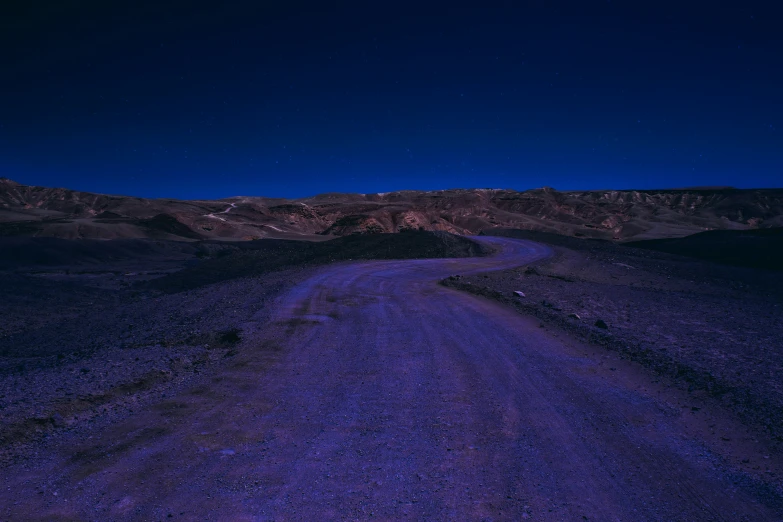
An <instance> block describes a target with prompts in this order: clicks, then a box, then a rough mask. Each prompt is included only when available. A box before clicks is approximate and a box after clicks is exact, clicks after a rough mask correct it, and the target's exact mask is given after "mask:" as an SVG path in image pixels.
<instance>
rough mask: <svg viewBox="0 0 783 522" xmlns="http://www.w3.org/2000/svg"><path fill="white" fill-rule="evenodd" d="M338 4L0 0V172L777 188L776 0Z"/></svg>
mask: <svg viewBox="0 0 783 522" xmlns="http://www.w3.org/2000/svg"><path fill="white" fill-rule="evenodd" d="M120 4H121V5H120ZM322 4H324V5H326V4H330V5H331V4H332V3H330V2H323V3H322ZM338 4H339V5H340V7H336V8H335V7H323V5H322V6H321V7H314V5H315V4H314V3H309V4H304V3H294V2H274V3H270V2H264V1H259V2H231V1H226V2H213V3H212V5H206V4H205V5H200V3H194V2H167V1H165V0H163V1H160V2H145V1H139V2H130V1H129V2H113V1H106V0H104V1H101V2H72V1H68V0H61V1H58V2H36V1H35V0H25V1H20V2H17V1H15V0H11V1H9V0H6V1H4V2H1V3H0V5H1V7H0V94H1V96H0V176H5V177H9V178H11V179H14V180H16V181H19V182H21V183H25V184H34V185H46V186H64V187H68V188H74V189H79V190H86V191H93V192H103V193H120V194H130V195H138V196H148V197H177V198H215V197H226V196H233V195H263V196H284V197H298V196H307V195H312V194H316V193H321V192H361V193H370V192H378V191H392V190H401V189H421V190H433V189H442V188H457V187H464V188H468V187H491V188H514V189H518V190H524V189H528V188H534V187H541V186H544V185H548V186H552V187H555V188H557V189H561V190H568V189H603V188H671V187H685V186H696V185H732V186H736V187H780V186H783V139H782V138H783V16H781V13H783V10H778V9H777V8H778V7H779V5H776V4H778V2H775V1H767V2H754V1H736V2H704V1H699V2H690V1H688V0H681V1H679V2H676V3H671V4H668V3H667V2H652V1H649V2H648V1H642V0H627V1H619V0H613V1H611V2H607V1H606V0H600V1H593V0H581V1H574V2H562V1H557V0H542V1H533V2H522V1H520V2H508V3H506V4H500V3H495V4H493V3H491V2H472V4H473V5H475V6H484V7H480V8H479V7H473V8H459V7H454V5H461V4H462V5H465V4H466V3H461V2H452V3H441V2H425V1H420V2H417V3H400V2H362V3H357V4H348V3H339V2H338ZM449 4H451V6H449ZM268 5H273V7H268ZM427 6H432V7H427ZM493 6H494V7H493Z"/></svg>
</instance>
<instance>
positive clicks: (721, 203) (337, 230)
mask: <svg viewBox="0 0 783 522" xmlns="http://www.w3.org/2000/svg"><path fill="white" fill-rule="evenodd" d="M779 226H783V189H735V188H732V187H723V186H719V187H691V188H680V189H660V190H590V191H588V190H585V191H567V192H561V191H558V190H555V189H553V188H551V187H543V188H540V189H533V190H527V191H523V192H519V191H515V190H510V189H450V190H435V191H416V190H405V191H397V192H388V193H381V194H342V193H328V194H319V195H315V196H312V197H307V198H298V199H284V198H265V197H244V196H237V197H232V198H225V199H220V200H191V201H186V200H176V199H148V198H139V197H132V196H117V195H106V194H95V193H91V192H81V191H75V190H70V189H66V188H47V187H33V186H27V185H21V184H19V183H16V182H14V181H12V180H10V179H8V178H0V236H8V235H17V236H45V237H60V238H66V239H78V238H95V239H113V238H151V239H176V240H183V241H193V240H198V239H220V240H250V239H262V238H266V237H271V238H284V239H324V238H325V237H330V236H345V235H350V234H373V233H383V232H400V231H404V230H433V231H436V230H440V231H445V232H451V233H454V234H478V233H480V232H482V231H485V230H488V229H492V228H519V229H525V230H536V231H541V232H550V233H556V234H563V235H569V236H576V237H584V238H596V239H609V240H618V241H627V240H632V239H633V240H642V239H660V238H671V237H682V236H686V235H689V234H693V233H697V232H703V231H705V230H748V229H758V228H770V227H779Z"/></svg>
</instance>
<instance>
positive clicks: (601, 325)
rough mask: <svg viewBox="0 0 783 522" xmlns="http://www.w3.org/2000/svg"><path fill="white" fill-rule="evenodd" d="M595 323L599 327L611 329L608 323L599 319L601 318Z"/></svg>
mask: <svg viewBox="0 0 783 522" xmlns="http://www.w3.org/2000/svg"><path fill="white" fill-rule="evenodd" d="M595 325H596V326H597V327H598V328H603V329H604V330H608V329H609V325H608V324H606V323H605V322H604V321H603V320H602V319H599V320H597V321H596V322H595Z"/></svg>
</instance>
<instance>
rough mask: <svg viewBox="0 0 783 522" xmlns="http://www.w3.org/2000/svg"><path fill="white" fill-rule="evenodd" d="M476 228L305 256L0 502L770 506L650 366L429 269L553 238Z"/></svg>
mask: <svg viewBox="0 0 783 522" xmlns="http://www.w3.org/2000/svg"><path fill="white" fill-rule="evenodd" d="M481 241H482V242H486V243H488V244H491V245H493V246H495V247H497V248H498V249H499V253H498V254H497V255H495V256H493V257H489V258H468V259H442V260H413V261H373V262H361V263H344V264H337V265H332V266H328V267H325V268H324V269H322V270H320V271H318V272H317V273H316V275H315V276H313V277H312V278H310V279H308V280H307V281H305V282H303V283H301V284H299V285H297V286H296V287H294V288H293V289H292V290H291V291H289V292H287V293H286V294H285V295H283V296H282V297H280V298H279V299H278V301H277V303H276V305H277V307H276V311H275V316H274V318H273V322H272V324H271V325H270V324H268V323H262V322H260V321H259V322H258V323H254V322H249V323H248V324H246V325H244V328H243V339H244V341H243V349H241V350H240V353H239V355H237V356H235V357H233V358H231V359H227V360H226V363H225V364H224V365H223V366H222V367H221V368H219V369H218V371H217V373H216V374H214V375H213V376H212V377H211V379H210V380H208V381H206V382H204V383H202V384H201V385H199V386H196V387H193V388H190V389H188V390H186V391H183V392H180V393H178V394H176V395H175V396H171V397H167V398H165V399H162V400H161V402H159V403H158V404H156V405H154V406H153V407H151V408H148V409H146V410H145V411H143V412H139V413H138V414H135V415H133V416H132V417H131V418H130V419H128V420H125V421H123V422H122V423H120V424H117V425H115V426H112V427H110V428H105V429H101V430H96V432H95V433H94V434H93V435H92V437H91V438H89V439H87V440H81V441H76V440H72V441H67V440H66V441H65V442H63V443H61V444H57V445H53V446H52V447H51V448H48V449H46V450H42V451H41V452H40V453H39V454H38V455H35V456H31V457H30V459H29V460H26V461H24V462H19V463H16V464H14V465H12V466H10V467H8V468H6V469H3V470H1V471H0V478H1V479H2V480H0V483H2V484H4V486H3V487H2V489H1V490H0V508H1V509H0V517H2V516H5V517H7V518H9V519H23V518H36V517H40V518H46V519H57V517H63V518H77V519H88V520H126V519H127V520H136V519H138V520H158V519H160V520H163V519H183V520H332V519H345V520H367V519H370V518H372V519H380V520H400V519H405V518H408V519H429V520H520V519H531V520H602V521H603V520H633V521H636V520H731V521H735V520H752V521H759V520H779V519H780V518H779V516H780V513H776V512H775V509H776V504H775V498H774V494H772V493H768V494H765V493H764V491H760V490H759V489H758V488H756V487H754V486H753V484H749V483H747V481H743V479H742V477H741V476H739V475H738V474H737V473H734V472H733V471H732V470H731V468H730V467H727V466H725V465H723V464H722V460H721V456H720V455H716V454H714V453H712V452H711V451H709V450H708V449H707V448H706V447H705V446H704V445H703V444H702V442H701V441H700V440H699V439H698V437H694V436H693V435H692V434H691V433H692V432H691V431H689V429H688V426H687V422H686V421H687V419H686V418H685V417H687V416H684V415H683V414H682V413H681V412H680V411H679V410H676V409H675V408H672V407H671V405H670V404H669V399H671V397H668V399H667V396H665V395H661V393H662V392H661V390H660V388H659V387H656V384H655V382H654V381H653V380H652V378H649V377H646V376H645V374H644V373H643V372H638V371H636V370H634V368H633V367H632V366H630V363H629V365H623V364H622V362H618V363H617V367H616V368H614V367H613V368H611V369H609V368H606V367H605V366H603V365H602V361H601V360H600V357H599V356H596V355H595V354H594V353H593V352H591V351H590V350H588V349H586V348H585V347H583V346H582V345H579V344H578V343H577V342H576V341H573V340H570V339H568V338H565V337H563V336H560V335H557V334H556V333H552V332H550V331H548V330H546V329H543V328H539V324H538V322H537V321H533V320H532V319H528V318H525V317H523V316H520V315H519V314H517V313H516V312H514V311H513V310H510V309H508V308H505V307H503V306H501V305H499V304H497V303H495V302H492V301H489V300H485V299H481V298H477V297H475V296H472V295H469V294H467V293H461V292H458V291H455V290H452V289H449V288H445V287H442V286H439V285H437V284H436V283H437V281H438V280H439V279H441V278H443V277H445V276H448V275H452V274H463V275H465V274H469V273H477V272H480V271H486V270H496V269H501V268H510V267H513V266H518V265H521V264H526V263H529V262H532V261H534V260H536V259H540V258H543V257H545V256H548V255H550V253H551V252H550V250H549V249H548V248H547V247H544V246H542V245H539V244H536V243H532V242H527V241H520V240H513V239H505V238H481ZM610 370H611V371H610ZM664 393H665V392H664ZM672 393H675V392H672ZM777 507H778V508H779V506H777Z"/></svg>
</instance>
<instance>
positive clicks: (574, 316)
mask: <svg viewBox="0 0 783 522" xmlns="http://www.w3.org/2000/svg"><path fill="white" fill-rule="evenodd" d="M568 317H570V318H572V319H581V317H579V314H568Z"/></svg>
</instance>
